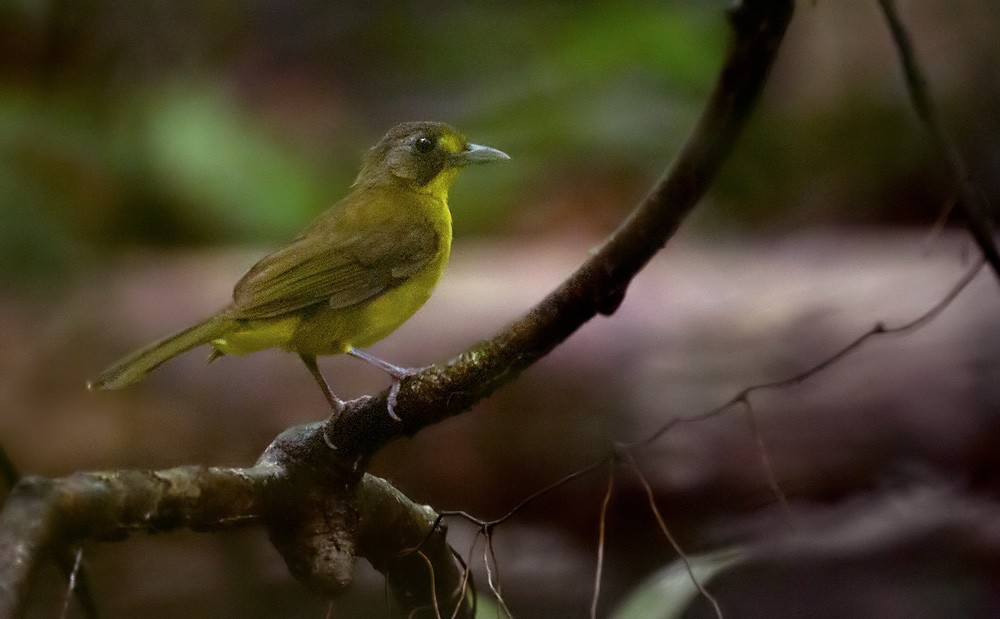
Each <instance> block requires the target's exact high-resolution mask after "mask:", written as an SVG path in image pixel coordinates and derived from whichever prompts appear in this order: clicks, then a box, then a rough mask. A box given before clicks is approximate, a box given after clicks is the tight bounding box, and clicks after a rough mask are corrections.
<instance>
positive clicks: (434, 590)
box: [414, 550, 441, 619]
mask: <svg viewBox="0 0 1000 619" xmlns="http://www.w3.org/2000/svg"><path fill="white" fill-rule="evenodd" d="M417 555H418V556H419V557H420V558H421V559H423V560H424V563H426V564H427V571H428V573H429V576H430V580H431V603H432V604H433V605H434V616H435V617H436V618H437V619H441V607H440V605H438V596H437V582H436V581H435V579H434V564H433V563H431V560H430V559H429V558H428V557H427V555H425V554H424V552H423V551H422V550H418V551H417ZM414 612H416V611H414Z"/></svg>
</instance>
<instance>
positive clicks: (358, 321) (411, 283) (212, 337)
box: [88, 122, 510, 421]
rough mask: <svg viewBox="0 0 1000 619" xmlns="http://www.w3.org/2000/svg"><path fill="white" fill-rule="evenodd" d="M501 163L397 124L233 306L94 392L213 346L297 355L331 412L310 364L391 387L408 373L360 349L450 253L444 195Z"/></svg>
mask: <svg viewBox="0 0 1000 619" xmlns="http://www.w3.org/2000/svg"><path fill="white" fill-rule="evenodd" d="M509 158H510V157H509V156H508V155H507V154H506V153H504V152H502V151H500V150H497V149H495V148H491V147H489V146H482V145H479V144H472V143H470V142H469V141H468V140H467V139H466V138H465V136H464V135H462V134H461V133H460V132H459V131H457V130H456V129H454V128H453V127H451V126H449V125H447V124H445V123H441V122H406V123H401V124H399V125H396V126H395V127H393V128H392V129H390V130H389V131H388V133H386V134H385V136H384V137H383V138H382V139H381V140H379V141H378V142H377V143H376V144H375V145H374V146H372V147H371V148H370V149H369V150H368V151H367V153H366V154H365V155H364V157H363V161H362V165H361V170H360V172H359V173H358V175H357V177H356V179H355V180H354V182H353V184H352V185H351V188H350V191H349V192H348V194H347V195H346V196H345V197H344V198H342V199H341V200H340V201H339V202H336V203H335V204H334V205H333V206H331V207H329V208H328V209H327V210H326V211H324V212H323V213H321V214H320V215H319V216H318V217H317V218H316V219H315V220H313V222H312V223H311V224H309V225H308V226H307V227H306V228H305V229H304V230H303V231H302V232H301V233H300V234H299V235H298V236H297V237H296V238H295V239H294V240H293V241H292V242H291V243H290V244H289V245H287V246H285V247H283V248H282V249H279V250H277V251H275V252H273V253H271V254H268V255H267V256H265V257H264V258H262V259H261V260H260V261H259V262H257V263H256V264H255V265H253V266H252V267H251V268H250V269H249V270H248V271H247V272H246V274H244V275H243V277H242V278H241V279H240V280H239V281H238V282H237V283H236V286H235V287H234V288H233V295H232V302H231V303H230V304H229V305H227V306H226V307H224V308H223V309H222V310H220V311H218V312H216V313H214V314H212V315H210V316H208V317H207V318H205V319H204V320H202V321H201V322H198V323H196V324H194V325H193V326H191V327H188V328H187V329H184V330H182V331H180V332H178V333H175V334H173V335H171V336H168V337H166V338H164V339H161V340H159V341H156V342H153V343H152V344H149V345H148V346H146V347H144V348H141V349H139V350H137V351H135V352H133V353H132V354H130V355H128V356H126V357H124V358H123V359H121V360H119V361H118V362H116V363H114V364H113V365H111V366H110V367H108V368H107V369H105V370H104V371H103V372H101V374H100V375H99V376H98V377H97V378H96V379H94V380H92V381H90V382H89V383H88V387H89V388H90V389H91V390H95V389H120V388H122V387H125V386H127V385H131V384H133V383H135V382H138V381H139V380H141V379H142V378H143V377H145V376H146V374H148V373H149V372H151V371H152V370H154V369H156V368H157V367H159V366H160V365H161V364H163V363H164V362H166V361H168V360H169V359H171V358H173V357H175V356H177V355H179V354H181V353H184V352H187V351H188V350H191V349H192V348H195V347H198V346H202V345H206V344H207V345H210V346H211V348H212V350H211V353H210V355H209V362H211V361H214V360H215V359H217V358H218V357H221V356H224V355H244V354H249V353H252V352H256V351H259V350H264V349H269V348H279V349H283V350H286V351H288V352H292V353H296V354H298V356H299V358H300V359H301V360H302V362H303V363H304V364H305V366H306V368H307V369H308V370H309V373H310V374H311V375H312V377H313V379H314V380H315V381H316V383H317V384H318V385H319V387H320V389H322V390H323V395H324V397H325V398H326V401H327V403H328V404H329V405H330V407H331V408H332V409H333V411H334V413H333V414H334V415H337V414H339V412H341V411H342V410H343V408H344V405H345V403H344V402H343V400H341V399H340V398H338V397H337V396H336V395H335V394H334V392H333V390H332V389H331V388H330V385H329V383H328V382H327V381H326V379H325V378H324V377H323V374H322V373H321V372H320V370H319V367H318V366H317V363H316V358H317V357H318V356H323V355H335V354H347V355H351V356H353V357H356V358H358V359H361V360H363V361H366V362H368V363H370V364H372V365H374V366H375V367H378V368H380V369H381V370H382V371H384V372H386V373H387V374H389V376H390V377H391V378H392V381H393V382H392V387H391V388H390V391H389V397H388V401H387V405H388V406H387V409H388V413H389V415H390V416H391V417H392V418H393V419H395V420H397V421H399V420H400V418H399V417H398V416H397V415H396V413H395V411H394V406H395V402H396V395H397V394H398V392H399V385H400V381H401V380H402V379H403V378H405V377H406V376H409V375H411V374H412V373H413V372H414V371H415V370H412V369H409V368H402V367H399V366H396V365H393V364H391V363H389V362H386V361H383V360H382V359H379V358H378V357H375V356H374V355H371V354H370V353H368V352H366V351H364V350H362V349H363V348H364V347H367V346H370V345H371V344H374V343H375V342H377V341H379V340H381V339H383V338H385V337H386V336H388V335H389V334H390V333H392V332H393V331H395V330H396V329H397V328H398V327H399V326H400V325H402V324H403V323H404V322H406V321H407V320H408V319H409V318H410V317H411V316H412V315H413V314H414V313H415V312H416V311H417V310H418V309H420V307H421V306H423V304H424V303H425V302H426V301H427V299H428V298H429V297H430V295H431V292H432V290H433V288H434V287H435V285H436V284H437V282H438V279H439V278H440V276H441V273H442V271H443V270H444V267H445V264H446V263H447V261H448V257H449V255H450V253H451V241H452V225H451V211H450V209H449V206H448V191H449V189H450V188H451V187H452V184H453V183H454V182H455V179H456V177H457V176H458V174H459V172H460V171H461V170H462V169H463V168H465V167H467V166H469V165H471V164H480V163H489V162H495V161H502V160H506V159H509Z"/></svg>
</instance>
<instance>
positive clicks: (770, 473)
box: [740, 399, 795, 528]
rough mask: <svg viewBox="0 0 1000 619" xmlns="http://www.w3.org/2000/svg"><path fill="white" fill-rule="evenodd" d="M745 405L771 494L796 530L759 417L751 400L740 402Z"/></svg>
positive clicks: (748, 421) (789, 523) (744, 408)
mask: <svg viewBox="0 0 1000 619" xmlns="http://www.w3.org/2000/svg"><path fill="white" fill-rule="evenodd" d="M740 403H741V404H743V410H744V411H745V412H746V418H747V424H748V425H749V426H750V435H751V436H753V437H754V440H755V441H756V442H757V454H758V455H759V456H760V463H761V466H762V467H763V468H764V475H765V476H766V477H767V485H768V486H769V487H770V488H771V492H773V493H774V496H776V497H778V504H779V505H781V511H782V513H783V514H785V519H786V520H787V521H788V526H789V527H792V528H795V519H794V517H793V516H792V508H791V507H789V505H788V497H786V496H785V491H784V490H782V489H781V486H780V485H778V476H777V475H776V474H775V472H774V465H773V464H772V462H771V456H770V455H769V453H768V449H767V445H765V444H764V436H763V435H762V434H761V432H760V427H759V426H758V425H757V415H756V414H755V413H754V410H753V405H752V404H751V403H750V400H748V399H745V400H741V401H740Z"/></svg>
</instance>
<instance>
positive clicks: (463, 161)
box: [451, 144, 510, 166]
mask: <svg viewBox="0 0 1000 619" xmlns="http://www.w3.org/2000/svg"><path fill="white" fill-rule="evenodd" d="M504 159H510V156H509V155H508V154H507V153H505V152H503V151H501V150H497V149H495V148H490V147H489V146H481V145H479V144H469V145H468V146H466V147H465V149H464V150H460V151H458V152H457V153H455V154H454V155H452V156H451V164H452V165H455V166H464V165H469V164H470V163H489V162H490V161H503V160H504Z"/></svg>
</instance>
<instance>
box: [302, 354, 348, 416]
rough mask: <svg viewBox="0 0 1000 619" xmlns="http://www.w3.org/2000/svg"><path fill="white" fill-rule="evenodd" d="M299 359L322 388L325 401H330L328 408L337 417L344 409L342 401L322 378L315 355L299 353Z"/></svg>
mask: <svg viewBox="0 0 1000 619" xmlns="http://www.w3.org/2000/svg"><path fill="white" fill-rule="evenodd" d="M299 359H302V363H305V364H306V367H307V368H309V373H310V374H312V376H313V378H315V379H316V383H317V384H319V388H320V389H322V390H323V396H324V397H325V398H326V401H327V402H329V403H330V408H332V409H333V417H334V418H336V417H339V416H340V413H341V412H342V411H343V410H344V401H343V400H341V399H340V398H338V397H337V396H336V395H334V394H333V390H332V389H330V385H329V384H328V383H327V382H326V379H325V378H323V374H321V373H320V371H319V366H317V365H316V357H315V355H305V354H301V353H300V354H299Z"/></svg>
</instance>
